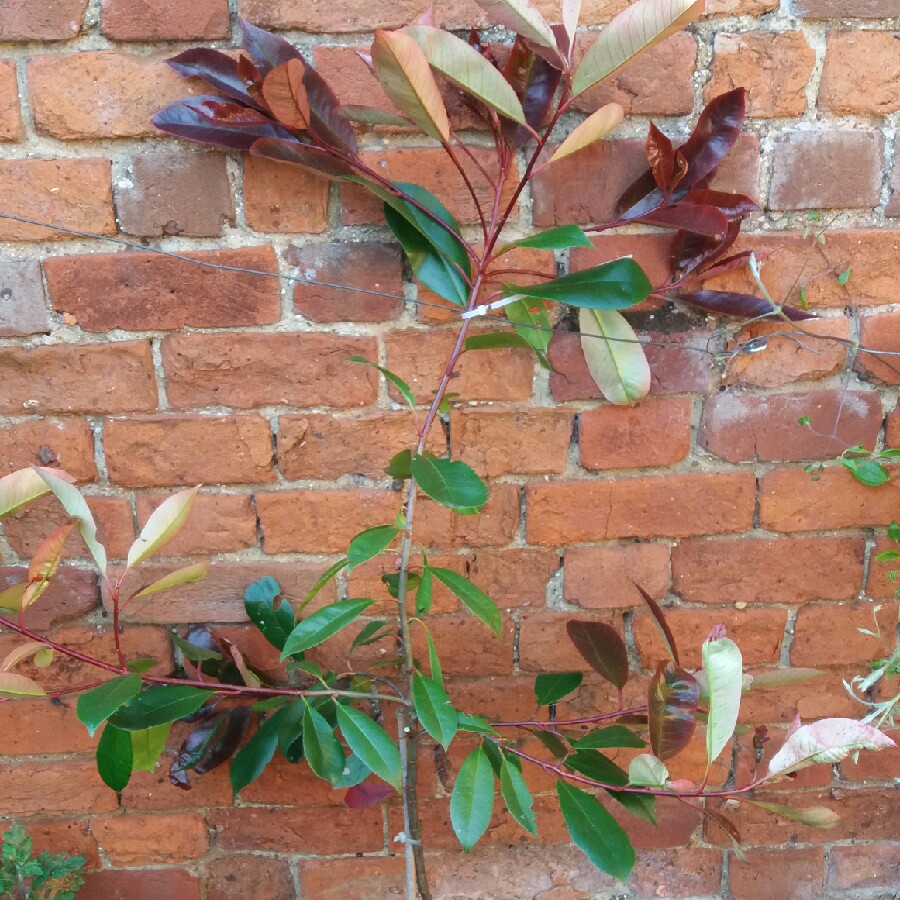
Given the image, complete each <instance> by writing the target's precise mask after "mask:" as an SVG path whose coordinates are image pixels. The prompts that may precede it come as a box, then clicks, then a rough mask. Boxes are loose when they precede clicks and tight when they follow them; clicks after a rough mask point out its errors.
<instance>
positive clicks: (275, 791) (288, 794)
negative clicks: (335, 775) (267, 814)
mask: <svg viewBox="0 0 900 900" xmlns="http://www.w3.org/2000/svg"><path fill="white" fill-rule="evenodd" d="M276 655H277V653H276ZM241 799H242V800H244V801H246V802H247V803H263V804H265V805H266V806H302V807H310V806H312V807H320V808H321V807H329V806H330V807H335V806H341V805H343V802H344V793H343V791H342V790H339V789H337V788H334V787H332V786H331V784H330V782H327V781H324V780H323V779H321V778H319V777H318V776H317V775H314V774H313V772H312V770H311V769H310V768H309V766H304V765H297V764H296V763H289V762H288V761H287V760H286V759H284V757H283V756H281V754H276V755H275V758H274V759H273V760H272V762H271V763H270V764H269V765H267V766H266V768H265V770H264V771H263V773H262V775H260V777H259V778H257V779H256V781H254V782H253V783H252V784H248V785H247V787H245V788H244V789H243V790H242V791H241ZM321 811H322V812H325V810H321Z"/></svg>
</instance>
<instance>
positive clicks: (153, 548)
mask: <svg viewBox="0 0 900 900" xmlns="http://www.w3.org/2000/svg"><path fill="white" fill-rule="evenodd" d="M199 490H200V485H199V484H198V485H197V486H196V487H192V488H188V489H187V490H185V491H179V492H178V493H177V494H173V495H172V496H171V497H168V498H167V499H166V500H164V501H163V502H162V503H160V505H159V506H158V507H157V508H156V509H155V510H154V511H153V513H152V514H151V516H150V518H149V519H147V523H146V524H145V525H144V527H143V528H142V529H141V533H140V534H139V535H138V538H137V540H136V541H135V542H134V543H133V544H132V545H131V548H130V549H129V551H128V568H129V569H131V568H133V567H134V566H136V565H138V564H139V563H141V562H143V561H144V560H145V559H147V557H148V556H152V555H153V554H154V553H156V552H157V551H158V550H161V549H162V548H163V547H164V546H165V545H166V544H167V543H168V542H169V541H171V540H172V538H174V537H175V536H176V535H177V534H178V533H179V532H180V531H181V529H182V528H183V527H184V523H185V522H186V521H187V518H188V516H189V515H190V513H191V507H193V505H194V499H195V498H196V496H197V492H198V491H199Z"/></svg>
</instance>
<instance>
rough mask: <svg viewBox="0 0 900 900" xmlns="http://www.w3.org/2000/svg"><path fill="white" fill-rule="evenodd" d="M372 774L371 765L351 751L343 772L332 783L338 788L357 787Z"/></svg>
mask: <svg viewBox="0 0 900 900" xmlns="http://www.w3.org/2000/svg"><path fill="white" fill-rule="evenodd" d="M371 774H372V772H371V770H370V769H369V767H368V766H367V765H366V764H365V763H364V762H363V761H362V760H361V759H360V758H359V757H358V756H354V755H353V754H352V753H351V754H350V755H349V756H348V757H347V758H346V759H345V760H344V768H343V769H342V770H341V774H340V775H338V777H337V778H335V779H334V780H333V781H332V782H331V784H332V786H333V787H334V788H336V789H338V790H342V789H343V788H351V787H356V785H358V784H359V783H360V782H362V781H365V780H366V779H367V778H368V777H369V775H371Z"/></svg>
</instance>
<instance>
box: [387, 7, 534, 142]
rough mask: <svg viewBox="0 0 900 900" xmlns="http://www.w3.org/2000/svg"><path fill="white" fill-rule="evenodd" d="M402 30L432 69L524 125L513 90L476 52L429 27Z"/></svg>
mask: <svg viewBox="0 0 900 900" xmlns="http://www.w3.org/2000/svg"><path fill="white" fill-rule="evenodd" d="M403 30H404V31H405V32H406V33H407V34H408V35H409V36H410V37H411V38H412V39H413V40H414V41H415V42H416V43H417V44H418V45H419V46H420V47H421V48H422V50H423V51H424V53H425V57H426V58H427V59H428V62H429V63H431V66H432V68H435V69H437V70H438V71H439V72H440V73H441V74H442V75H443V76H444V77H445V78H447V79H448V80H449V81H452V82H453V84H455V85H456V86H457V87H458V88H461V89H462V90H464V91H465V92H466V93H468V94H471V95H472V96H473V97H476V98H477V99H479V100H481V102H482V103H485V104H486V105H487V106H490V107H491V108H492V109H495V110H496V111H497V112H498V113H500V114H501V115H503V116H506V117H507V118H508V119H512V120H513V121H514V122H518V123H519V124H520V125H525V124H526V122H525V113H524V112H523V111H522V104H521V103H519V98H518V97H516V93H515V91H514V90H513V89H512V87H511V86H510V85H509V83H508V82H507V81H506V79H504V78H503V76H502V75H501V74H500V72H499V71H498V70H497V69H495V68H494V66H492V65H491V64H490V63H489V62H488V61H487V60H486V59H485V58H484V57H483V56H482V55H481V54H480V53H479V52H478V51H477V50H475V49H474V48H473V47H470V46H469V45H468V44H467V43H466V42H465V41H463V40H460V39H459V38H458V37H456V36H455V35H453V34H451V33H450V32H448V31H442V30H441V29H440V28H434V27H432V26H430V25H410V26H408V27H407V28H404V29H403Z"/></svg>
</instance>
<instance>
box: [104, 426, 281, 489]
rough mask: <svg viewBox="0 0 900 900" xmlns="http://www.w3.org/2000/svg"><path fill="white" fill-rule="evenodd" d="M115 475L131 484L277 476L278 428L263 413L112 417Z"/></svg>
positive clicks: (108, 442) (108, 430)
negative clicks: (274, 437)
mask: <svg viewBox="0 0 900 900" xmlns="http://www.w3.org/2000/svg"><path fill="white" fill-rule="evenodd" d="M104 446H105V448H106V458H107V462H108V465H109V477H110V480H111V481H114V482H116V483H117V484H120V485H122V486H127V487H167V486H169V485H182V484H188V485H189V484H200V483H203V482H217V483H219V484H236V483H241V482H249V483H251V484H252V483H256V482H261V481H272V480H273V479H274V478H275V473H274V471H273V469H272V466H273V462H274V459H273V455H274V454H273V451H272V434H271V431H270V430H269V423H268V422H267V421H266V420H265V419H263V418H262V416H257V415H246V416H170V415H163V416H152V417H141V418H134V419H108V420H107V421H106V424H105V429H104Z"/></svg>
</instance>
